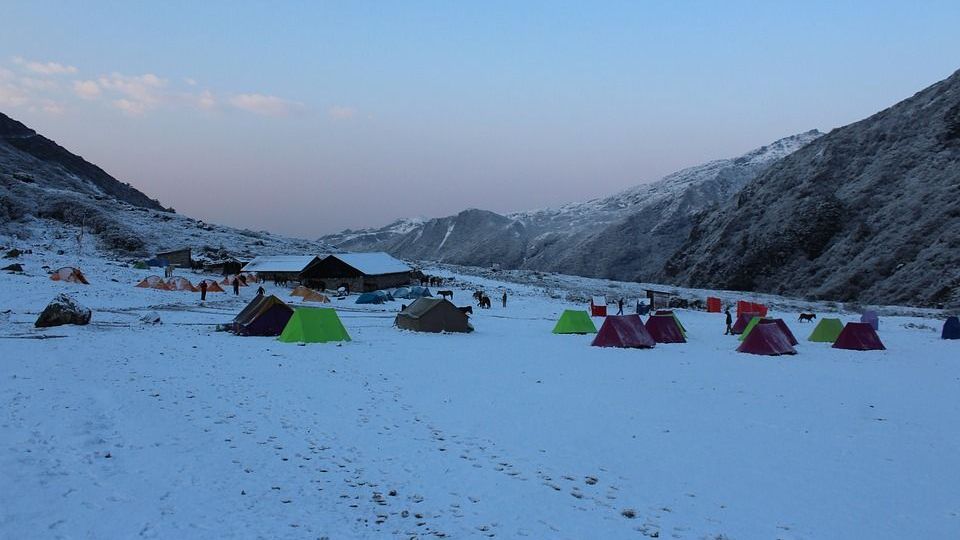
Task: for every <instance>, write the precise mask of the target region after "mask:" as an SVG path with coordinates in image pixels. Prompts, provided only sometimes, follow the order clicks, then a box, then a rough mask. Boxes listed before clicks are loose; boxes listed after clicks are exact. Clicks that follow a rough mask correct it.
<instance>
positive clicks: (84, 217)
mask: <svg viewBox="0 0 960 540" xmlns="http://www.w3.org/2000/svg"><path fill="white" fill-rule="evenodd" d="M45 229H53V230H56V231H58V234H61V235H70V236H78V235H80V234H81V233H82V234H84V235H86V237H87V238H88V240H87V241H88V242H89V238H90V236H89V235H90V234H91V233H92V235H93V239H95V240H96V241H97V242H98V244H99V247H103V248H105V249H108V250H110V251H112V252H113V253H115V254H120V255H124V256H146V255H149V254H151V253H154V252H156V251H163V250H168V249H177V248H182V247H191V248H193V250H194V256H195V258H200V259H202V258H210V259H217V258H224V257H228V256H233V257H240V258H251V257H252V256H254V255H256V254H260V255H269V254H274V253H290V252H295V253H323V252H327V251H329V250H330V249H329V246H327V245H326V244H323V243H321V242H316V241H308V240H297V239H291V238H287V237H283V236H278V235H273V234H270V233H268V232H264V231H251V230H246V229H234V228H231V227H223V226H218V225H212V224H208V223H204V222H203V221H200V220H196V219H192V218H189V217H185V216H181V215H178V214H176V213H174V212H173V211H172V210H169V209H165V208H164V207H163V206H162V205H161V204H160V203H159V202H158V201H156V200H154V199H151V198H150V197H148V196H147V195H145V194H143V193H142V192H140V191H138V190H137V189H136V188H134V187H132V186H130V185H129V184H126V183H123V182H120V181H119V180H117V179H115V178H113V177H112V176H110V175H109V174H108V173H106V172H105V171H104V170H103V169H101V168H100V167H97V166H96V165H93V164H92V163H89V162H88V161H86V160H84V159H83V158H82V157H80V156H77V155H75V154H72V153H70V152H69V151H67V150H66V149H64V148H63V147H62V146H60V145H58V144H57V143H55V142H54V141H52V140H50V139H47V138H46V137H43V136H42V135H39V134H37V133H36V132H35V131H34V130H32V129H30V128H28V127H27V126H25V125H23V124H22V123H20V122H18V121H16V120H13V119H12V118H10V117H8V116H6V115H4V114H2V113H0V232H3V231H8V232H10V233H12V234H14V235H15V236H16V237H18V238H19V239H20V240H21V241H23V242H24V243H23V244H21V247H24V246H29V245H30V244H29V242H30V240H31V238H34V239H36V240H37V241H41V235H39V234H38V233H39V232H41V231H43V230H45ZM78 247H80V248H82V246H78Z"/></svg>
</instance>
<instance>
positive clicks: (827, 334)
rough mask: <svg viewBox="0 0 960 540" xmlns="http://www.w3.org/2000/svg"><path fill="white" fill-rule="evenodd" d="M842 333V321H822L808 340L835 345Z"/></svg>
mask: <svg viewBox="0 0 960 540" xmlns="http://www.w3.org/2000/svg"><path fill="white" fill-rule="evenodd" d="M842 331H843V322H841V321H840V319H820V322H819V323H817V327H816V328H814V329H813V332H811V333H810V337H808V338H807V340H808V341H815V342H817V343H833V342H834V341H836V340H837V338H838V337H840V332H842Z"/></svg>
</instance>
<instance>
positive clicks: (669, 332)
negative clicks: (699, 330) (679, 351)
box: [646, 314, 687, 343]
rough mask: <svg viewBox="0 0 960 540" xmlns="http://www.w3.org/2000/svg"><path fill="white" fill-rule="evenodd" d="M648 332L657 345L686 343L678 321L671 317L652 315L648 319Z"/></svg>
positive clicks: (671, 315)
mask: <svg viewBox="0 0 960 540" xmlns="http://www.w3.org/2000/svg"><path fill="white" fill-rule="evenodd" d="M646 328H647V332H649V333H650V335H651V336H652V337H653V339H654V341H656V342H657V343H686V342H687V339H686V338H685V337H683V331H682V330H681V329H680V325H679V324H677V320H676V319H675V318H673V314H670V315H651V316H650V317H649V318H648V319H647V324H646Z"/></svg>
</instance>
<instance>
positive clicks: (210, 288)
mask: <svg viewBox="0 0 960 540" xmlns="http://www.w3.org/2000/svg"><path fill="white" fill-rule="evenodd" d="M200 283H206V284H207V292H224V290H223V287H221V286H220V284H219V283H217V282H216V281H214V280H212V279H205V280H203V281H201V282H200ZM197 290H198V291H199V290H200V284H199V283H198V284H197Z"/></svg>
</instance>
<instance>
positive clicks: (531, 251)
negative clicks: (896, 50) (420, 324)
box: [322, 130, 820, 280]
mask: <svg viewBox="0 0 960 540" xmlns="http://www.w3.org/2000/svg"><path fill="white" fill-rule="evenodd" d="M818 136H820V133H819V132H818V131H816V130H814V131H810V132H807V133H802V134H799V135H794V136H792V137H787V138H785V139H781V140H779V141H776V142H774V143H772V144H770V145H767V146H764V147H761V148H758V149H756V150H754V151H752V152H749V153H747V154H745V155H743V156H741V157H738V158H734V159H721V160H716V161H712V162H710V163H706V164H704V165H700V166H697V167H691V168H689V169H684V170H682V171H679V172H676V173H673V174H671V175H669V176H667V177H665V178H663V179H662V180H660V181H658V182H654V183H651V184H643V185H640V186H636V187H634V188H631V189H628V190H626V191H623V192H621V193H618V194H616V195H613V196H610V197H605V198H600V199H594V200H591V201H587V202H583V203H574V204H568V205H565V206H562V207H560V208H556V209H544V210H534V211H529V212H518V213H514V214H509V215H506V216H502V215H499V214H496V213H494V212H488V211H484V210H466V211H464V212H461V213H459V214H457V215H455V216H448V217H444V218H437V219H431V220H400V221H398V222H395V223H392V224H390V225H388V226H386V227H383V228H381V229H368V230H363V231H344V232H342V233H339V234H337V235H330V236H326V237H323V238H322V240H323V241H325V242H327V243H330V244H334V245H337V246H339V247H341V248H344V249H353V250H386V251H389V252H391V253H393V254H395V255H397V256H400V257H406V258H412V259H423V260H434V261H440V262H446V263H452V264H465V265H491V264H500V265H501V266H502V267H504V268H516V269H531V270H544V271H556V272H563V273H568V274H576V275H582V276H591V277H603V278H613V279H628V280H643V279H648V278H650V277H651V276H653V275H655V274H657V273H658V272H659V270H660V269H661V268H662V265H663V263H664V261H665V260H666V258H667V257H668V256H669V255H670V254H672V253H673V252H674V250H676V248H677V247H679V246H680V245H681V243H682V242H683V241H684V240H685V239H686V237H687V234H688V233H689V231H690V228H691V226H692V216H693V215H694V214H696V213H697V212H700V211H702V210H703V209H704V208H707V207H709V206H711V205H714V204H717V203H719V202H721V201H724V200H726V199H728V198H729V197H731V196H732V195H733V194H734V193H736V192H737V191H738V190H739V189H740V188H741V187H742V186H743V185H745V184H746V183H747V182H749V181H750V180H752V179H753V178H754V177H756V176H757V175H758V174H759V173H760V172H761V171H763V170H764V169H765V168H766V167H767V166H768V165H769V164H770V163H772V162H773V161H776V160H778V159H780V158H782V157H784V156H786V155H788V154H790V153H791V152H794V151H796V150H797V149H798V148H800V147H802V146H803V145H805V144H807V143H808V142H810V141H812V140H814V139H816V138H817V137H818Z"/></svg>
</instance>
